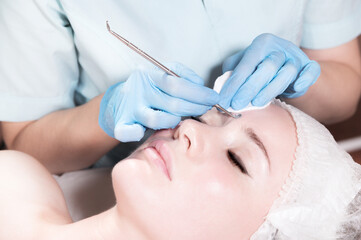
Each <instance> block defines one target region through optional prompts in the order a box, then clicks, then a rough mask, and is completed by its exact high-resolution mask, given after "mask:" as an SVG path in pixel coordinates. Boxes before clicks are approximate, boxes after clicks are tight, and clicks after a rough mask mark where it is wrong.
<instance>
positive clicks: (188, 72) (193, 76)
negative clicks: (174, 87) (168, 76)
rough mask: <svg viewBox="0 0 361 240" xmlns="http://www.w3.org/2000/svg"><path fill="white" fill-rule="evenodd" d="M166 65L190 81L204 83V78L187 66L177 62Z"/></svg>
mask: <svg viewBox="0 0 361 240" xmlns="http://www.w3.org/2000/svg"><path fill="white" fill-rule="evenodd" d="M167 67H168V68H169V69H170V70H172V71H173V72H174V73H176V74H177V75H179V76H180V77H181V78H184V79H186V80H188V81H191V82H192V83H195V84H199V85H204V79H203V78H201V77H200V76H199V75H198V74H197V73H195V72H194V71H193V70H192V69H190V68H188V67H187V66H185V65H183V64H181V63H177V62H171V63H167Z"/></svg>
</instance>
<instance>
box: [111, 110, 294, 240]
mask: <svg viewBox="0 0 361 240" xmlns="http://www.w3.org/2000/svg"><path fill="white" fill-rule="evenodd" d="M200 120H201V121H200V122H199V121H197V120H185V121H183V122H181V123H180V124H179V126H178V127H177V128H175V129H170V130H162V131H158V132H157V133H155V134H154V135H153V136H152V137H150V138H149V139H148V140H147V142H146V143H145V144H144V145H142V146H141V147H140V148H138V150H136V151H135V152H134V153H133V154H132V155H131V156H130V157H129V158H127V159H125V160H123V161H121V162H119V163H118V165H117V166H116V167H115V168H114V170H113V183H114V189H115V193H116V196H117V202H118V209H119V211H120V213H121V215H122V216H124V217H126V218H127V219H128V220H130V221H131V222H132V224H133V225H135V226H136V227H137V228H139V229H141V230H142V232H143V233H144V234H145V236H147V238H149V239H157V240H163V239H164V240H166V239H167V240H168V239H195V240H200V239H207V240H210V239H227V240H230V239H237V240H239V239H248V238H249V237H250V236H251V235H252V234H253V233H254V232H255V231H256V230H257V229H258V227H259V226H260V225H261V224H262V222H263V217H265V216H266V214H267V212H268V210H269V209H270V207H271V205H272V203H273V201H274V200H275V199H276V198H277V196H278V193H279V191H280V189H281V187H282V185H283V183H284V181H285V179H286V178H287V176H288V174H289V172H290V169H291V166H292V161H293V159H294V153H295V149H296V145H297V140H296V133H295V132H296V130H295V125H294V122H293V120H292V119H291V117H290V116H289V114H288V112H287V111H286V110H284V109H282V108H280V107H279V106H276V105H270V106H269V107H267V108H265V109H263V110H256V111H249V112H244V113H243V115H242V117H241V118H239V119H232V118H230V117H228V116H226V115H224V114H222V113H220V112H218V111H217V110H215V109H212V110H211V111H209V112H208V113H206V114H205V115H203V116H202V117H201V118H200Z"/></svg>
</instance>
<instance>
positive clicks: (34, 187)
mask: <svg viewBox="0 0 361 240" xmlns="http://www.w3.org/2000/svg"><path fill="white" fill-rule="evenodd" d="M0 189H1V194H0V225H1V226H2V227H1V229H0V239H33V238H34V239H40V238H38V237H39V234H40V232H39V229H42V228H43V226H44V225H50V224H65V223H70V222H71V218H70V216H69V213H68V210H67V207H66V203H65V200H64V197H63V194H62V192H61V190H60V188H59V186H58V184H57V183H56V181H55V179H54V178H53V177H52V175H51V174H50V173H49V172H48V171H47V170H46V169H45V168H44V167H43V166H42V165H41V164H40V163H39V162H38V161H37V160H36V159H34V158H33V157H31V156H29V155H27V154H24V153H21V152H17V151H9V150H6V151H0Z"/></svg>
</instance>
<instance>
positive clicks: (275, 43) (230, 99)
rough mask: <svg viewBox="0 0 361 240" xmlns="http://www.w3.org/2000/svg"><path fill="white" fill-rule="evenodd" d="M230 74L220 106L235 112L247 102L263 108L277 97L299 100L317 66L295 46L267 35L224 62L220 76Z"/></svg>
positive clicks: (318, 69) (313, 79)
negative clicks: (230, 108) (227, 72)
mask: <svg viewBox="0 0 361 240" xmlns="http://www.w3.org/2000/svg"><path fill="white" fill-rule="evenodd" d="M231 70H233V73H232V75H231V77H230V78H229V79H228V80H227V82H226V83H225V84H224V86H223V88H222V90H221V92H220V96H221V99H222V100H221V101H220V104H221V105H222V106H223V107H224V108H226V109H227V108H228V107H229V106H231V107H232V108H233V109H236V110H239V109H242V108H244V107H246V106H247V105H248V104H249V103H250V102H251V103H252V104H253V105H255V106H263V105H265V104H266V103H268V102H269V101H270V100H272V99H273V98H275V97H277V96H279V95H281V97H285V98H296V97H299V96H302V95H303V94H305V93H306V91H307V90H308V88H309V87H310V86H311V85H312V84H314V83H315V82H316V80H317V78H318V77H319V75H320V72H321V69H320V66H319V64H318V63H317V62H315V61H311V60H310V59H309V58H308V57H307V55H306V54H305V53H304V52H303V51H302V50H301V49H300V48H298V47H297V46H296V45H294V44H293V43H291V42H289V41H287V40H284V39H281V38H279V37H276V36H274V35H272V34H267V33H266V34H262V35H259V36H258V37H256V38H255V39H254V40H253V42H252V44H251V45H250V46H248V47H247V48H246V49H245V50H244V51H242V52H239V53H237V54H235V55H233V56H231V57H230V58H228V59H227V60H226V61H225V62H224V64H223V72H226V71H231Z"/></svg>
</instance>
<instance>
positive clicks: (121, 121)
mask: <svg viewBox="0 0 361 240" xmlns="http://www.w3.org/2000/svg"><path fill="white" fill-rule="evenodd" d="M170 69H171V70H172V71H174V72H175V73H177V74H178V75H179V76H181V78H177V77H173V76H170V75H168V74H166V73H165V72H164V71H162V70H160V69H158V68H157V69H156V68H153V69H148V70H144V71H140V70H138V71H135V72H134V73H132V74H131V75H130V76H129V78H128V79H127V81H125V82H120V83H117V84H115V85H113V86H111V87H110V88H109V89H108V90H107V91H106V93H105V94H104V96H103V98H102V101H101V103H100V111H99V125H100V127H101V128H102V129H103V130H104V131H105V132H106V133H107V134H108V135H109V136H111V137H114V138H116V139H118V140H119V141H122V142H130V141H139V140H140V139H141V138H142V137H143V136H144V131H145V128H146V127H147V128H152V129H156V130H157V129H165V128H174V127H175V126H176V125H177V124H178V123H179V122H180V120H181V117H182V116H196V115H202V114H204V113H205V112H206V111H208V110H209V109H210V108H212V106H213V105H215V104H217V103H218V102H219V100H220V98H219V95H218V94H217V93H216V92H215V91H213V90H212V89H210V88H207V87H205V86H204V82H203V79H202V78H200V77H199V76H198V75H197V74H196V73H194V72H193V71H192V70H190V69H189V68H187V67H185V66H183V65H181V64H176V63H175V64H171V66H170Z"/></svg>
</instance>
